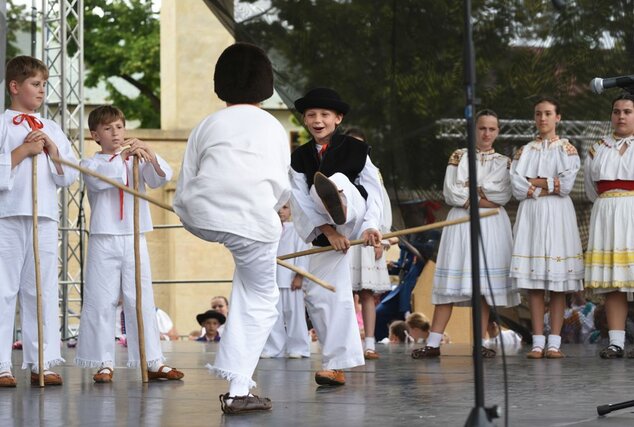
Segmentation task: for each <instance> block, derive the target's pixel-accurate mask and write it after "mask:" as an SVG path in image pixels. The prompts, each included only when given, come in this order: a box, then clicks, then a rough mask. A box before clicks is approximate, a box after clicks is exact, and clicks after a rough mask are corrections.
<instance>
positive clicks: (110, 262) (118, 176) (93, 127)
mask: <svg viewBox="0 0 634 427" xmlns="http://www.w3.org/2000/svg"><path fill="white" fill-rule="evenodd" d="M88 127H89V128H90V133H91V135H92V137H93V138H94V140H95V142H96V143H97V144H99V145H100V146H101V151H100V152H97V153H96V154H95V155H94V156H93V157H92V158H90V159H84V160H82V161H81V165H82V166H83V167H84V168H87V169H90V170H93V171H95V172H97V173H99V174H100V175H104V176H106V177H108V178H110V179H112V180H115V181H117V182H120V183H121V184H125V185H129V186H132V158H131V156H138V157H139V160H140V166H139V183H138V186H139V191H140V192H142V193H144V192H145V187H146V185H147V186H148V187H150V188H158V187H160V186H162V185H164V184H165V183H166V182H167V181H169V180H170V178H171V177H172V169H171V168H170V167H169V165H168V164H167V162H166V161H165V160H163V159H162V158H161V157H160V156H158V155H157V154H155V153H154V152H153V151H152V150H151V149H150V147H149V146H148V144H147V143H145V142H143V141H140V140H138V139H136V138H133V139H129V140H125V117H124V115H123V112H121V110H119V109H118V108H115V107H112V106H109V105H104V106H101V107H99V108H97V109H95V110H94V111H92V112H91V113H90V115H89V116H88ZM125 145H129V148H125V149H122V148H123V147H124V146H125ZM84 180H85V182H86V187H87V189H88V200H89V202H90V207H91V215H90V239H89V240H88V256H87V261H86V282H85V286H84V295H83V297H84V298H83V305H82V310H81V325H80V330H79V342H78V345H77V356H76V358H75V363H77V364H78V365H79V366H81V367H84V368H98V371H97V373H96V374H95V375H94V376H93V380H94V381H95V382H97V383H110V382H112V377H113V375H114V356H115V340H114V333H115V330H114V328H115V323H116V319H115V314H116V312H117V303H118V302H119V299H120V298H122V299H123V312H124V313H125V318H126V321H125V323H126V325H125V326H126V338H127V342H128V367H136V366H139V362H140V357H139V338H138V328H137V322H136V288H135V273H134V271H135V266H134V215H133V207H134V196H132V195H130V194H128V193H125V192H123V190H120V189H117V188H116V187H113V186H112V185H111V184H108V183H107V182H104V181H102V180H100V179H98V178H95V177H92V176H90V175H86V174H84ZM139 224H140V225H139V227H140V230H139V233H140V234H141V236H140V250H141V292H142V304H143V305H142V311H143V327H144V333H145V352H146V359H147V369H148V378H149V379H151V380H154V379H167V380H180V379H181V378H183V373H182V372H180V371H178V370H176V369H172V368H170V367H168V366H164V365H163V363H162V362H163V361H164V360H165V358H164V357H163V352H162V351H161V345H160V339H161V338H160V333H159V329H158V322H157V320H156V313H155V310H156V308H155V306H154V294H153V291H152V274H151V269H150V258H149V255H148V251H147V243H146V240H145V233H147V232H149V231H152V218H151V216H150V208H149V206H148V202H147V201H145V200H139Z"/></svg>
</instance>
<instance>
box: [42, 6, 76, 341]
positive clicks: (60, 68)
mask: <svg viewBox="0 0 634 427" xmlns="http://www.w3.org/2000/svg"><path fill="white" fill-rule="evenodd" d="M41 14H42V15H41V18H42V20H41V29H42V60H43V62H44V63H45V64H46V66H47V67H48V69H49V79H48V84H47V87H46V89H47V90H46V92H47V94H46V95H47V96H46V103H45V104H44V107H43V111H42V115H43V116H44V117H46V118H49V119H51V120H54V121H55V122H56V123H58V124H59V125H60V127H61V128H62V130H63V131H64V133H65V134H66V136H67V137H68V139H69V141H70V143H71V146H72V148H73V150H74V152H75V154H76V155H77V157H78V158H82V157H83V154H84V130H83V123H84V31H83V29H84V2H83V0H42V10H41ZM83 192H84V182H83V179H82V178H81V177H80V179H79V182H77V183H75V184H73V185H72V186H71V187H69V188H62V189H60V190H59V191H58V193H59V205H60V217H59V244H58V247H59V251H58V254H59V274H58V277H59V298H60V302H59V305H60V316H61V333H62V339H64V340H65V339H69V338H72V337H74V336H75V335H76V333H77V328H78V326H79V313H80V311H81V292H82V288H83V253H84V243H85V240H86V224H85V218H84V215H83V209H82V200H83Z"/></svg>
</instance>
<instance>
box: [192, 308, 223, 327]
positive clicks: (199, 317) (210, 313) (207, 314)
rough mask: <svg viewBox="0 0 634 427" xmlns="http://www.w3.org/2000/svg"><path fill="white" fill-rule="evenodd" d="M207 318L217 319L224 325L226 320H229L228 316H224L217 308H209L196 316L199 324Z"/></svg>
mask: <svg viewBox="0 0 634 427" xmlns="http://www.w3.org/2000/svg"><path fill="white" fill-rule="evenodd" d="M207 319H217V320H218V321H219V322H220V324H221V325H224V324H225V322H226V321H227V318H226V317H225V316H224V314H222V313H220V312H218V311H216V310H207V311H205V312H204V313H200V314H199V315H197V316H196V320H197V321H198V324H199V325H201V326H202V324H203V322H204V321H205V320H207Z"/></svg>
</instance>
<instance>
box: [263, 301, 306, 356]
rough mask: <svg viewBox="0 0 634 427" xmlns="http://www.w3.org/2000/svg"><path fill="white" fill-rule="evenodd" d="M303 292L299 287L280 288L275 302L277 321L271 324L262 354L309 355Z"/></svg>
mask: <svg viewBox="0 0 634 427" xmlns="http://www.w3.org/2000/svg"><path fill="white" fill-rule="evenodd" d="M305 310H306V308H305V305H304V292H303V291H302V290H301V289H299V290H296V291H292V290H291V289H290V288H280V299H279V301H278V302H277V311H279V313H280V314H279V315H278V316H277V321H276V322H275V325H273V329H272V330H271V334H270V335H269V338H268V340H267V341H266V345H265V346H264V350H263V351H262V353H263V354H266V355H268V356H271V357H284V356H286V355H289V354H298V355H301V356H303V357H309V356H310V337H309V336H308V326H307V325H306V312H305Z"/></svg>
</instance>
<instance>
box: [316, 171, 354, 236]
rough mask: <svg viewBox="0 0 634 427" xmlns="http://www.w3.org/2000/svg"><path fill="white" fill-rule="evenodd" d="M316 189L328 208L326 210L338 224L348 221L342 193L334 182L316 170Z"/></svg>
mask: <svg viewBox="0 0 634 427" xmlns="http://www.w3.org/2000/svg"><path fill="white" fill-rule="evenodd" d="M313 185H314V186H315V191H316V192H317V195H318V196H319V198H320V199H321V201H322V202H323V204H324V207H325V208H326V211H327V212H328V214H329V215H330V217H331V218H332V220H333V221H334V222H335V224H337V225H341V224H345V223H346V207H345V206H344V204H343V200H341V193H340V192H339V189H338V188H337V185H335V183H334V182H332V181H331V180H329V179H328V177H327V176H326V175H324V174H323V173H321V172H315V176H314V178H313Z"/></svg>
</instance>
